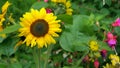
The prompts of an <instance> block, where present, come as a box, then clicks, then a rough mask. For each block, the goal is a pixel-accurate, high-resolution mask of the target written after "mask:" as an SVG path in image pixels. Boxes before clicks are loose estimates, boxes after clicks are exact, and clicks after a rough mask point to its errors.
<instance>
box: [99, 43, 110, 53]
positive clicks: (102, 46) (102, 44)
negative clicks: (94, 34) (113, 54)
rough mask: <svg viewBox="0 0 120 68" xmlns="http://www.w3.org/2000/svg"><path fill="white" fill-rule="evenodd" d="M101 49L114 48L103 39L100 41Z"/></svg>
mask: <svg viewBox="0 0 120 68" xmlns="http://www.w3.org/2000/svg"><path fill="white" fill-rule="evenodd" d="M99 44H100V49H106V50H108V51H112V49H111V48H110V47H109V45H108V44H107V43H105V42H103V41H99Z"/></svg>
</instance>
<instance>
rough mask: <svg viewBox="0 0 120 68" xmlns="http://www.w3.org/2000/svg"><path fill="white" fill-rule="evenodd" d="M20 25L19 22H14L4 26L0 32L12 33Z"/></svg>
mask: <svg viewBox="0 0 120 68" xmlns="http://www.w3.org/2000/svg"><path fill="white" fill-rule="evenodd" d="M20 27H21V26H20V24H15V25H12V26H9V27H6V28H5V29H4V30H3V31H1V32H0V34H7V33H12V32H14V31H17V30H18V29H19V28H20Z"/></svg>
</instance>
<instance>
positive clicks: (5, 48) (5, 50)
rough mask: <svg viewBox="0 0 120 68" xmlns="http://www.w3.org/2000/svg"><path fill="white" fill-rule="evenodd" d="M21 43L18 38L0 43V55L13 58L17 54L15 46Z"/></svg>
mask: <svg viewBox="0 0 120 68" xmlns="http://www.w3.org/2000/svg"><path fill="white" fill-rule="evenodd" d="M18 41H19V39H18V38H7V39H5V41H3V42H2V43H0V53H1V54H3V55H6V56H11V55H12V54H14V53H15V52H16V50H15V49H14V46H15V45H16V43H17V42H18Z"/></svg>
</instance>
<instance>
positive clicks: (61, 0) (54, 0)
mask: <svg viewBox="0 0 120 68" xmlns="http://www.w3.org/2000/svg"><path fill="white" fill-rule="evenodd" d="M51 1H52V2H55V3H63V4H65V3H66V0H51Z"/></svg>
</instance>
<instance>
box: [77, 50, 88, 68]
mask: <svg viewBox="0 0 120 68" xmlns="http://www.w3.org/2000/svg"><path fill="white" fill-rule="evenodd" d="M88 52H89V51H88V50H87V51H86V52H85V53H84V55H83V56H82V57H81V58H80V60H78V62H77V64H76V66H75V68H77V67H78V66H79V65H80V63H81V62H82V60H83V59H84V57H85V56H86V55H87V54H88Z"/></svg>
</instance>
